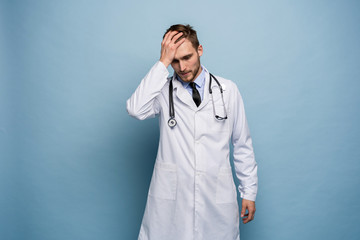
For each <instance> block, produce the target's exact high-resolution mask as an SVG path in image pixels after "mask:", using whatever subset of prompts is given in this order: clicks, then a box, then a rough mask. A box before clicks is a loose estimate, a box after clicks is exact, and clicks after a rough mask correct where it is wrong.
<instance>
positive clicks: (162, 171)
mask: <svg viewBox="0 0 360 240" xmlns="http://www.w3.org/2000/svg"><path fill="white" fill-rule="evenodd" d="M176 172H177V171H176V165H175V164H172V163H160V162H157V163H156V164H155V168H154V173H153V177H152V179H151V183H150V189H149V195H150V196H153V197H156V198H161V199H168V200H175V199H176V188H177V174H176Z"/></svg>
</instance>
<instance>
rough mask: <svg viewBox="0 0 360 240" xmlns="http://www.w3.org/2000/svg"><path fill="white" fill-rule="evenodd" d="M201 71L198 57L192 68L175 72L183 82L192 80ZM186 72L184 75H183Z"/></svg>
mask: <svg viewBox="0 0 360 240" xmlns="http://www.w3.org/2000/svg"><path fill="white" fill-rule="evenodd" d="M200 73H201V65H200V57H199V58H198V60H197V62H196V64H195V66H194V68H193V69H192V70H190V71H187V72H179V73H176V74H177V75H178V76H179V77H180V78H181V80H183V81H184V82H193V81H194V80H195V79H196V78H197V77H198V76H199V75H200ZM184 74H186V75H184Z"/></svg>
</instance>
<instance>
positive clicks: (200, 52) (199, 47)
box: [197, 44, 203, 57]
mask: <svg viewBox="0 0 360 240" xmlns="http://www.w3.org/2000/svg"><path fill="white" fill-rule="evenodd" d="M197 52H198V54H199V57H200V56H202V54H203V47H202V45H201V44H200V45H199V46H198V49H197Z"/></svg>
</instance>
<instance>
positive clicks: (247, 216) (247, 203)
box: [241, 199, 256, 224]
mask: <svg viewBox="0 0 360 240" xmlns="http://www.w3.org/2000/svg"><path fill="white" fill-rule="evenodd" d="M241 205H242V209H241V217H242V218H243V219H242V221H243V223H244V224H245V223H248V222H250V221H251V220H253V219H254V217H255V211H256V209H255V202H254V201H251V200H247V199H243V200H242V204H241ZM246 209H247V210H248V213H245V212H246Z"/></svg>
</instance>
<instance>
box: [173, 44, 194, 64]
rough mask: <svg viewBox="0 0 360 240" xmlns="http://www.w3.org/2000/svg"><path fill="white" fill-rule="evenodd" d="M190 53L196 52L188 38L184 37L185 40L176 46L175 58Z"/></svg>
mask: <svg viewBox="0 0 360 240" xmlns="http://www.w3.org/2000/svg"><path fill="white" fill-rule="evenodd" d="M191 53H196V49H195V48H194V46H193V45H192V43H191V42H190V41H189V40H188V39H185V41H184V42H183V43H182V44H181V45H180V46H179V47H178V48H177V50H176V53H175V58H176V59H179V58H182V57H184V56H186V55H188V54H191Z"/></svg>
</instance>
